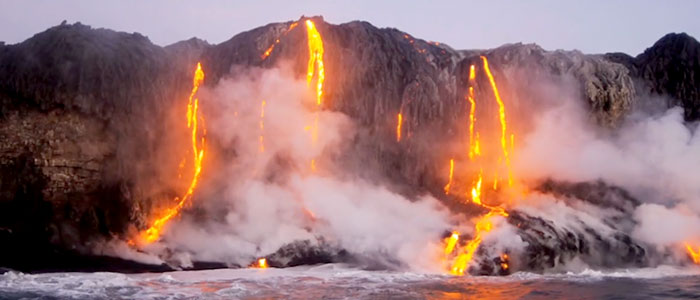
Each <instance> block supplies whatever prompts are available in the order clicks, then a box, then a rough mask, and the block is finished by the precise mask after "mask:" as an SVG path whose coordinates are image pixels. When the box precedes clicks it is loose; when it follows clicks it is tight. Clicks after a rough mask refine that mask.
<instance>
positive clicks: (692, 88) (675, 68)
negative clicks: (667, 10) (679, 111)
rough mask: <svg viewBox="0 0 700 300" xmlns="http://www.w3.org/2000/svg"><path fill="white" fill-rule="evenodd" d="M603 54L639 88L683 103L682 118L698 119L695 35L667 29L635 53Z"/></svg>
mask: <svg viewBox="0 0 700 300" xmlns="http://www.w3.org/2000/svg"><path fill="white" fill-rule="evenodd" d="M605 56H606V58H607V59H609V60H611V61H615V62H619V63H621V64H623V65H624V66H625V67H627V68H628V69H629V70H630V73H631V74H632V75H633V77H634V78H635V79H636V80H637V82H638V84H639V87H638V89H639V90H640V91H642V92H643V93H653V94H657V95H661V96H666V97H669V98H670V99H669V102H668V103H666V105H667V106H669V107H670V106H681V107H683V109H684V112H685V119H686V121H696V120H700V88H699V86H700V43H698V41H697V40H696V39H695V38H693V37H691V36H689V35H687V34H685V33H669V34H667V35H665V36H664V37H662V38H661V39H660V40H658V41H657V42H656V43H654V45H653V46H651V47H649V48H648V49H646V50H645V51H644V52H643V53H641V54H639V55H638V56H637V57H631V56H629V55H626V54H623V53H610V54H606V55H605Z"/></svg>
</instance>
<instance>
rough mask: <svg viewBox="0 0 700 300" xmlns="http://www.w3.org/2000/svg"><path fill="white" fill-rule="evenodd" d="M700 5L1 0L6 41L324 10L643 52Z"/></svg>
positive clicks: (217, 29) (423, 27) (170, 28)
mask: <svg viewBox="0 0 700 300" xmlns="http://www.w3.org/2000/svg"><path fill="white" fill-rule="evenodd" d="M698 12H700V1H698V0H667V1H661V0H658V1H651V0H627V1H615V0H587V1H561V0H530V1H516V0H510V1H507V0H503V1H490V0H480V1H437V0H435V1H409V0H404V1H380V0H373V1H366V0H355V1H332V0H326V1H303V0H297V1H289V0H271V1H214V0H205V1H181V0H171V1H167V0H151V1H137V0H124V1H87V0H82V1H79V0H65V1H51V0H26V1H19V0H16V1H11V0H0V41H4V42H6V43H8V44H13V43H18V42H21V41H23V40H25V39H27V38H29V37H31V36H32V35H34V34H36V33H38V32H41V31H44V30H45V29H47V28H49V27H51V26H55V25H58V24H60V23H61V21H63V20H66V21H68V22H69V23H74V22H81V23H83V24H87V25H91V26H93V27H103V28H110V29H114V30H118V31H126V32H139V33H141V34H143V35H145V36H147V37H149V38H150V40H151V41H152V42H154V43H156V44H158V45H162V46H164V45H168V44H171V43H174V42H177V41H180V40H185V39H189V38H191V37H199V38H202V39H204V40H207V41H208V42H210V43H214V44H216V43H221V42H223V41H225V40H228V39H229V38H231V37H232V36H234V35H235V34H237V33H240V32H242V31H246V30H249V29H252V28H255V27H258V26H262V25H265V24H268V23H272V22H281V21H288V20H296V19H298V18H299V17H300V16H302V15H306V16H313V15H322V16H323V17H324V18H325V20H326V21H327V22H329V23H334V24H339V23H345V22H349V21H353V20H363V21H368V22H370V23H372V24H374V25H375V26H377V27H393V28H397V29H399V30H402V31H405V32H408V33H410V34H412V35H413V36H415V37H418V38H422V39H425V40H430V41H437V42H441V43H446V44H448V45H450V46H452V47H453V48H455V49H480V48H493V47H497V46H500V45H502V44H505V43H515V42H523V43H537V44H539V45H540V46H542V47H544V48H545V49H549V50H554V49H566V50H572V49H578V50H581V51H583V52H585V53H603V52H625V53H628V54H632V55H636V54H639V53H640V52H642V51H644V49H646V48H647V47H650V46H651V45H652V44H653V43H654V42H655V41H656V40H658V39H659V38H660V37H662V36H663V35H664V34H666V33H669V32H686V33H688V34H690V35H692V36H694V37H696V38H700V17H698Z"/></svg>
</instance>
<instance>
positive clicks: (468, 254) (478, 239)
mask: <svg viewBox="0 0 700 300" xmlns="http://www.w3.org/2000/svg"><path fill="white" fill-rule="evenodd" d="M481 60H482V62H483V70H484V72H485V74H486V76H487V78H488V80H489V84H490V85H491V89H492V91H493V95H494V98H495V100H496V104H497V105H498V121H499V123H500V127H501V130H500V131H501V132H500V138H498V139H497V140H498V141H499V143H498V144H500V148H501V155H498V156H493V155H491V156H488V155H486V156H484V155H483V154H484V153H483V152H484V149H482V148H481V146H480V142H481V141H480V137H481V136H483V135H481V134H480V132H479V131H478V130H477V126H476V125H477V117H476V113H477V102H476V99H475V98H476V97H475V95H474V84H476V68H475V66H474V65H471V66H470V67H469V77H468V83H469V89H468V92H467V95H466V99H467V100H468V102H469V110H468V113H469V115H468V116H467V120H468V125H467V126H468V132H469V136H468V141H469V147H468V149H467V156H468V158H469V161H470V162H471V163H472V164H474V165H476V166H479V171H478V173H477V174H476V176H475V178H474V179H473V180H472V186H471V189H470V190H469V191H470V193H469V194H468V195H466V197H467V198H471V202H472V203H473V204H476V205H479V206H481V207H483V208H486V209H488V210H489V212H488V213H486V214H485V215H483V216H480V217H478V218H477V219H476V222H475V226H474V236H473V237H472V239H471V240H468V241H466V244H465V245H464V246H463V247H461V248H460V247H456V246H455V244H456V243H457V241H458V239H459V233H458V232H453V233H452V236H451V237H450V238H448V239H446V240H445V249H444V254H445V256H446V257H447V258H448V259H449V257H450V256H451V255H454V258H453V259H452V263H451V266H450V267H449V272H450V273H451V274H454V275H458V276H461V275H464V272H465V271H466V270H467V269H468V267H469V264H470V262H471V261H472V260H473V259H474V254H475V253H476V251H477V250H478V249H479V246H480V245H481V243H482V241H483V239H484V237H485V236H486V235H487V234H488V233H489V232H491V230H492V229H493V226H494V225H493V223H494V219H495V218H498V217H508V213H507V212H506V210H505V209H504V208H502V207H500V206H492V205H488V204H485V203H484V202H483V200H484V199H482V196H483V194H482V186H483V185H484V171H491V172H489V173H487V174H486V178H492V177H491V174H493V179H494V181H493V184H492V186H493V187H494V190H495V191H497V190H498V181H499V179H500V178H499V176H498V173H499V172H498V166H499V165H501V163H504V164H505V167H506V169H507V170H508V174H509V178H508V179H509V180H508V182H509V185H512V177H511V171H510V170H511V169H510V158H509V154H510V153H509V151H508V148H507V146H510V147H511V148H510V150H511V152H512V147H513V144H514V141H513V140H514V139H515V135H514V134H511V135H510V145H507V144H506V136H507V133H508V132H507V127H506V125H507V124H506V113H505V104H504V102H503V101H502V100H501V97H500V93H499V91H498V86H497V85H496V81H495V79H494V77H493V74H492V73H491V69H490V68H489V65H488V60H487V59H486V57H485V56H481ZM487 111H488V110H487ZM486 137H487V139H486V141H489V140H490V139H488V136H486ZM489 168H494V169H493V170H490V169H489ZM453 172H454V160H453V159H451V160H450V179H449V182H448V184H447V185H446V186H445V193H449V190H450V187H451V185H452V181H453V178H452V176H453ZM508 260H509V258H508V255H507V254H502V255H501V256H500V261H501V262H500V266H501V269H502V270H507V269H508V268H509V267H510V266H509V265H508Z"/></svg>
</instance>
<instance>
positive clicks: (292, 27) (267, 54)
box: [260, 22, 298, 60]
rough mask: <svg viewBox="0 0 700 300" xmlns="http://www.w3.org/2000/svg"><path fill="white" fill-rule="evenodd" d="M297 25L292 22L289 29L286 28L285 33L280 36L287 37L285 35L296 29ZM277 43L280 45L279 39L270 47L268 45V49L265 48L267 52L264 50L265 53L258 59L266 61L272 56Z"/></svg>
mask: <svg viewBox="0 0 700 300" xmlns="http://www.w3.org/2000/svg"><path fill="white" fill-rule="evenodd" d="M297 24H298V23H297V22H294V23H292V24H291V25H289V28H287V31H285V32H284V34H283V35H282V36H285V35H287V33H289V32H290V31H292V29H294V27H297ZM279 43H280V39H279V38H278V39H276V40H275V42H274V43H272V45H270V47H267V50H265V52H264V53H263V54H262V55H260V59H262V60H265V59H267V58H268V57H269V56H270V54H272V50H275V45H277V44H279Z"/></svg>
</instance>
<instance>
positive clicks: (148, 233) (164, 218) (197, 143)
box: [129, 63, 205, 244]
mask: <svg viewBox="0 0 700 300" xmlns="http://www.w3.org/2000/svg"><path fill="white" fill-rule="evenodd" d="M203 81H204V71H202V65H201V64H200V63H197V69H196V70H195V72H194V79H193V84H192V85H193V87H192V92H191V93H190V97H189V101H188V103H187V128H189V129H190V132H191V143H192V145H191V146H192V149H191V151H192V155H193V157H192V162H193V168H194V170H193V174H192V180H191V181H190V184H189V187H188V188H187V191H186V192H185V194H184V195H183V196H182V197H178V198H175V200H176V201H177V204H176V205H175V206H173V207H170V208H168V209H166V210H165V211H164V212H163V213H161V214H160V215H161V216H160V217H158V218H157V219H156V220H155V221H153V223H152V224H151V226H150V227H149V228H148V229H146V230H145V231H143V232H142V233H141V234H140V237H141V242H143V243H152V242H155V241H156V240H158V238H160V235H161V233H162V231H163V227H164V226H165V224H167V223H168V221H170V220H171V219H172V218H173V217H175V216H177V215H178V214H179V212H180V210H182V208H183V207H184V206H185V205H186V204H187V203H188V202H189V201H190V199H191V198H192V195H193V194H194V190H195V188H196V187H197V182H198V180H199V176H200V175H201V173H202V160H203V159H204V146H205V139H204V137H203V134H202V136H200V131H199V129H198V128H197V124H198V120H199V119H201V120H202V121H203V120H204V117H202V116H201V113H200V112H199V99H198V98H196V97H195V96H196V94H197V91H198V90H199V86H200V85H201V84H202V82H203ZM202 132H205V129H204V128H202ZM129 243H130V244H133V241H129Z"/></svg>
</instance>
